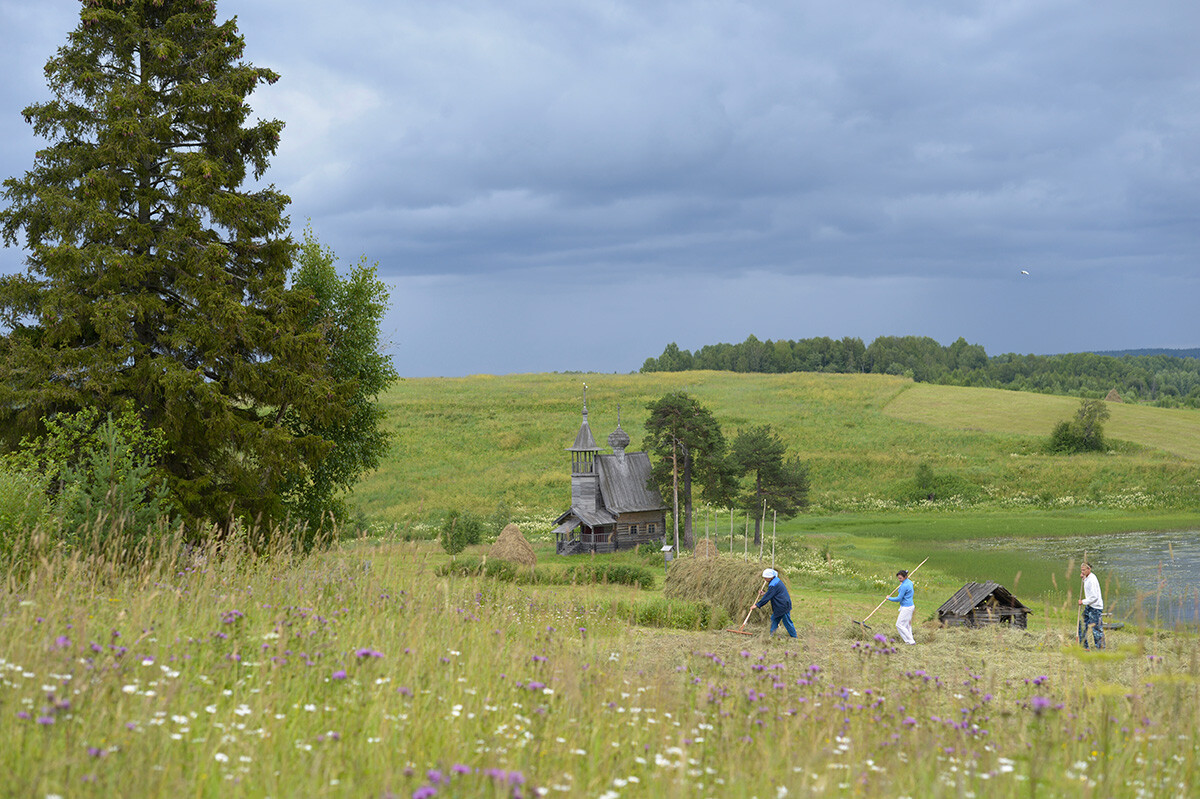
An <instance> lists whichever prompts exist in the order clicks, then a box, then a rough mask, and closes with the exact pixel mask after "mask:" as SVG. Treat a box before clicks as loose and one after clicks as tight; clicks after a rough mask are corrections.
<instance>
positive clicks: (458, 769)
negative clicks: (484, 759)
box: [450, 763, 471, 774]
mask: <svg viewBox="0 0 1200 799" xmlns="http://www.w3.org/2000/svg"><path fill="white" fill-rule="evenodd" d="M450 770H451V771H453V772H454V773H455V774H470V773H471V767H470V766H464V765H463V764H462V763H455V764H454V765H453V766H451V767H450Z"/></svg>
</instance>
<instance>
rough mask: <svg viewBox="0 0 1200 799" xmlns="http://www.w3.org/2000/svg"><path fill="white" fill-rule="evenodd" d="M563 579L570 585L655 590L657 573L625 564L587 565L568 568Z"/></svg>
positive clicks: (564, 571) (642, 567)
mask: <svg viewBox="0 0 1200 799" xmlns="http://www.w3.org/2000/svg"><path fill="white" fill-rule="evenodd" d="M563 577H564V581H565V582H568V583H577V584H587V583H612V584H616V585H636V586H638V587H639V588H653V587H654V579H655V573H654V572H653V571H651V570H650V569H647V568H645V567H644V566H630V565H626V564H623V563H586V564H581V565H578V566H569V567H567V568H566V569H564V570H563Z"/></svg>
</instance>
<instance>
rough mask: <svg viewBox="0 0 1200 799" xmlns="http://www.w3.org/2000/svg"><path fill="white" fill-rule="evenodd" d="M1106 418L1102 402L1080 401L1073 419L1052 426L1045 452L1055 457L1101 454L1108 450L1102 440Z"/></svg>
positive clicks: (1105, 405) (1106, 414)
mask: <svg viewBox="0 0 1200 799" xmlns="http://www.w3.org/2000/svg"><path fill="white" fill-rule="evenodd" d="M1108 418H1109V410H1108V405H1107V404H1106V403H1105V402H1104V400H1093V399H1085V400H1081V401H1080V403H1079V409H1078V410H1077V411H1075V418H1073V419H1070V420H1066V421H1062V422H1059V423H1058V424H1056V425H1055V426H1054V430H1053V431H1052V432H1051V433H1050V441H1049V442H1048V443H1047V445H1046V450H1047V452H1049V453H1051V454H1057V455H1073V454H1075V453H1077V452H1103V451H1104V450H1106V449H1107V448H1108V445H1107V443H1106V442H1105V440H1104V422H1106V421H1107V420H1108Z"/></svg>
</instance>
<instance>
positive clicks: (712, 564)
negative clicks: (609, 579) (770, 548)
mask: <svg viewBox="0 0 1200 799" xmlns="http://www.w3.org/2000/svg"><path fill="white" fill-rule="evenodd" d="M696 551H697V553H699V551H700V550H699V547H697V549H696ZM766 566H767V564H763V563H757V562H754V561H749V562H747V561H744V560H742V559H741V558H739V557H736V556H730V555H714V556H713V557H711V558H704V557H692V558H683V559H681V560H677V561H675V562H674V563H672V564H671V570H670V571H669V572H667V579H666V581H665V582H664V583H663V596H665V597H667V598H669V599H682V600H686V601H688V602H707V603H708V604H710V605H712V606H713V607H718V608H725V610H726V611H728V613H729V616H730V618H732V619H734V620H735V621H736V622H737V623H738V624H739V625H740V624H741V623H742V619H744V618H746V611H748V610H749V609H750V605H751V604H752V603H753V602H755V601H756V600H757V599H758V589H760V588H762V584H763V577H762V572H763V569H764V568H766ZM779 576H780V577H782V578H783V581H784V583H785V584H786V585H787V587H788V590H789V591H791V592H792V593H793V595H794V593H795V589H794V588H793V587H792V585H791V584H790V583H788V580H787V576H786V575H784V574H783V572H780V574H779ZM793 601H795V600H794V599H793ZM770 620H771V612H770V608H769V607H768V608H764V609H763V610H758V611H755V612H754V613H753V614H752V615H751V616H750V622H749V624H755V623H766V622H769V621H770Z"/></svg>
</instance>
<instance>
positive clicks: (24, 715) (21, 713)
mask: <svg viewBox="0 0 1200 799" xmlns="http://www.w3.org/2000/svg"><path fill="white" fill-rule="evenodd" d="M17 718H19V719H28V718H29V713H28V712H27V711H24V710H18V711H17Z"/></svg>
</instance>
